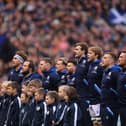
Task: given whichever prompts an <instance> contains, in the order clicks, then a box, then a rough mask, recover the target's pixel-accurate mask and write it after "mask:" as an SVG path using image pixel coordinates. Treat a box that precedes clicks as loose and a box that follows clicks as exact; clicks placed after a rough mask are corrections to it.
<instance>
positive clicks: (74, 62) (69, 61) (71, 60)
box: [67, 59, 77, 66]
mask: <svg viewBox="0 0 126 126" xmlns="http://www.w3.org/2000/svg"><path fill="white" fill-rule="evenodd" d="M67 63H72V64H74V66H76V65H77V61H75V60H74V59H69V60H68V62H67Z"/></svg>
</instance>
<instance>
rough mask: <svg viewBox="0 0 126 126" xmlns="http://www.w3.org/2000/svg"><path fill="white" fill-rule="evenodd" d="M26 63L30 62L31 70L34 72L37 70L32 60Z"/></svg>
mask: <svg viewBox="0 0 126 126" xmlns="http://www.w3.org/2000/svg"><path fill="white" fill-rule="evenodd" d="M25 62H29V68H31V70H32V72H33V71H34V70H35V65H34V63H33V61H32V60H26V61H25Z"/></svg>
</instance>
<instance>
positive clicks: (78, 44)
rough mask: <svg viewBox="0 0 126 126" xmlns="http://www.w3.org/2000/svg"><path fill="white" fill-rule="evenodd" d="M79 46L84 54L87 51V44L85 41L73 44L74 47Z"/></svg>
mask: <svg viewBox="0 0 126 126" xmlns="http://www.w3.org/2000/svg"><path fill="white" fill-rule="evenodd" d="M77 46H80V47H81V50H84V51H85V54H87V52H88V45H87V44H86V43H85V42H79V43H76V44H75V45H74V47H77Z"/></svg>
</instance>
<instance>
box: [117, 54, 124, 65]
mask: <svg viewBox="0 0 126 126" xmlns="http://www.w3.org/2000/svg"><path fill="white" fill-rule="evenodd" d="M118 64H119V65H121V66H124V65H126V53H121V54H120V56H119V59H118Z"/></svg>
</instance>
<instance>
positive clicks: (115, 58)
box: [104, 52, 117, 61]
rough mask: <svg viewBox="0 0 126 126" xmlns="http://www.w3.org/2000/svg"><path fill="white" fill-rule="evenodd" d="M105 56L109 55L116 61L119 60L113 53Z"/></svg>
mask: <svg viewBox="0 0 126 126" xmlns="http://www.w3.org/2000/svg"><path fill="white" fill-rule="evenodd" d="M105 54H109V55H110V56H111V57H112V59H113V60H114V61H116V60H117V56H116V55H115V54H114V53H113V52H105V53H104V55H105Z"/></svg>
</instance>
